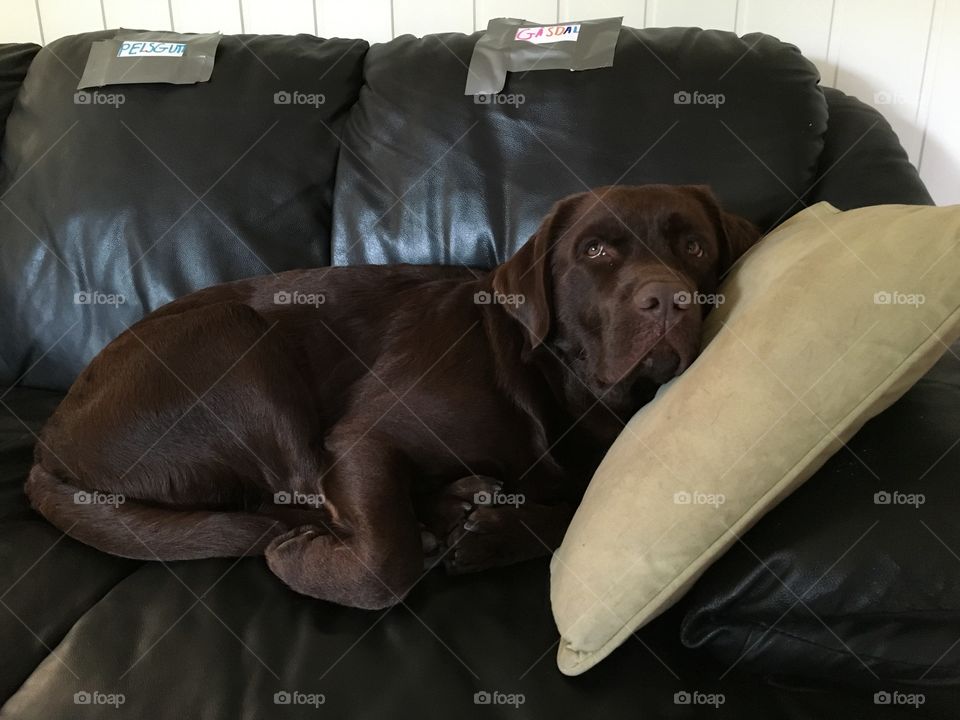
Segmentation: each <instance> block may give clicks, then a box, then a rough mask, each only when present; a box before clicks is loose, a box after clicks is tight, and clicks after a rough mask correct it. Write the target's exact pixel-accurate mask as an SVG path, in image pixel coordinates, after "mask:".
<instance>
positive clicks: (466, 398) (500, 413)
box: [26, 185, 758, 608]
mask: <svg viewBox="0 0 960 720" xmlns="http://www.w3.org/2000/svg"><path fill="white" fill-rule="evenodd" d="M757 238H758V231H757V229H756V228H755V227H754V226H752V225H751V224H750V223H749V222H747V221H746V220H743V219H742V218H739V217H736V216H734V215H731V214H728V213H726V212H724V211H723V210H722V209H721V208H720V207H719V206H718V204H717V201H716V200H715V198H714V196H713V195H712V194H711V192H710V190H709V189H708V188H706V187H702V186H666V185H645V186H638V187H627V186H613V187H606V188H600V189H597V190H595V191H593V192H588V193H582V194H579V195H573V196H571V197H567V198H565V199H563V200H560V201H559V202H557V203H556V204H555V205H554V206H553V208H552V209H551V211H550V213H549V214H548V215H547V217H546V218H545V219H544V220H543V222H542V223H541V225H540V226H539V228H538V229H537V231H536V232H535V233H534V235H533V236H532V237H531V238H530V239H529V241H528V242H527V243H526V244H525V245H524V246H523V247H522V248H521V249H520V250H519V251H518V252H517V253H516V255H514V256H513V257H512V258H511V259H510V260H509V261H507V262H505V263H504V264H502V265H500V266H498V267H497V268H495V269H494V270H493V271H492V272H489V273H483V274H480V273H474V272H473V271H471V270H468V269H466V268H448V267H429V266H424V267H418V266H397V267H341V268H318V269H311V270H294V271H290V272H284V273H281V274H279V275H274V276H265V277H257V278H251V279H248V280H240V281H237V282H232V283H228V284H225V285H218V286H214V287H210V288H207V289H205V290H201V291H199V292H195V293H193V294H191V295H188V296H186V297H183V298H181V299H179V300H176V301H175V302H172V303H170V304H169V305H166V306H164V307H162V308H160V309H159V310H157V311H156V312H153V313H151V314H150V315H148V316H147V317H146V318H144V319H143V320H141V321H140V322H138V323H137V324H135V325H133V326H132V327H131V328H129V329H128V330H127V331H126V332H124V333H123V334H122V335H120V336H119V337H118V338H117V339H115V340H114V341H113V342H112V343H110V344H109V345H108V346H107V347H106V348H105V349H104V350H103V351H102V352H101V353H100V354H99V355H98V356H97V357H96V358H95V359H94V360H93V362H91V363H90V365H89V366H88V367H87V368H86V369H85V370H84V371H83V373H81V375H80V376H79V378H78V379H77V381H76V383H75V384H74V385H73V387H72V388H71V390H70V392H69V394H68V395H67V396H66V398H65V399H64V400H63V402H62V404H61V405H60V406H59V408H58V409H57V411H56V413H55V414H54V415H53V417H52V418H51V419H50V421H49V422H48V423H47V425H46V426H45V427H44V429H43V431H42V435H41V440H40V442H39V443H38V445H37V448H36V454H35V464H34V466H33V468H32V470H31V472H30V476H29V479H28V480H27V485H26V490H27V494H28V495H29V497H30V501H31V503H32V504H33V507H34V508H36V510H37V511H39V512H40V513H41V514H42V515H43V516H44V517H46V518H47V519H48V520H49V521H50V522H52V523H53V524H54V525H56V526H57V527H58V528H60V529H61V530H62V531H64V532H65V533H67V534H68V535H70V536H71V537H73V538H76V539H77V540H80V541H81V542H84V543H88V544H89V545H92V546H94V547H96V548H99V549H101V550H103V551H106V552H109V553H113V554H116V555H122V556H125V557H131V558H140V559H146V560H151V559H160V560H182V559H190V558H206V557H223V556H242V555H254V554H265V556H266V561H267V564H268V566H269V567H270V569H271V570H272V571H273V572H274V573H275V574H276V575H278V576H279V577H280V578H281V579H282V580H283V581H284V582H285V583H286V584H287V585H289V586H290V587H291V588H293V589H294V590H296V591H298V592H300V593H304V594H306V595H310V596H313V597H316V598H322V599H324V600H330V601H333V602H337V603H342V604H345V605H352V606H357V607H362V608H382V607H386V606H389V605H391V604H393V603H396V602H397V601H398V600H400V599H401V598H402V597H403V596H404V594H405V593H406V592H407V591H408V589H409V588H410V587H411V586H412V585H413V584H414V583H415V582H416V581H417V580H418V579H419V577H420V576H421V573H422V571H423V564H424V554H425V553H427V554H428V555H431V556H435V557H436V558H437V560H438V561H442V563H443V564H444V565H445V566H446V568H447V569H448V570H449V571H452V572H468V571H474V570H480V569H483V568H486V567H490V566H493V565H501V564H506V563H511V562H515V561H518V560H522V559H526V558H531V557H534V556H538V555H542V554H546V553H548V552H550V551H552V550H553V549H555V548H556V547H557V546H558V545H559V543H560V541H561V539H562V537H563V533H564V531H565V529H566V527H567V524H568V522H569V520H570V518H571V516H572V514H573V511H574V509H575V507H576V504H577V502H578V501H579V499H580V497H581V496H582V493H583V491H584V489H585V486H586V484H587V482H588V481H589V479H590V477H591V474H592V472H593V470H594V469H595V468H596V466H597V464H598V463H599V461H600V459H601V457H602V456H603V453H604V452H605V451H606V449H607V448H608V447H609V445H610V444H611V443H612V441H613V440H614V438H615V437H616V435H617V434H618V432H619V431H620V430H621V429H622V428H623V425H624V423H625V422H626V421H627V420H628V419H629V418H630V416H631V415H632V414H633V413H634V412H636V410H637V409H638V408H640V407H641V406H642V405H643V404H644V403H646V402H648V401H649V400H650V399H651V398H652V397H653V395H654V393H655V391H656V389H657V387H658V386H659V385H661V384H662V383H664V382H666V381H667V380H669V379H671V378H673V377H675V376H677V375H678V374H680V373H681V372H683V370H684V369H685V368H687V367H688V366H689V365H690V363H691V362H692V361H693V360H694V358H695V357H696V355H697V352H698V350H699V343H700V326H701V320H702V317H703V315H704V314H705V312H706V311H707V307H706V306H704V305H701V304H697V302H696V300H697V298H699V297H701V295H703V294H710V293H713V292H714V291H715V289H716V286H717V283H718V280H719V278H720V276H721V275H722V274H723V273H724V272H725V271H726V270H727V269H728V268H729V267H730V265H731V264H732V263H733V262H734V261H735V260H736V259H737V257H739V256H740V254H741V253H743V252H744V250H746V249H747V248H748V247H749V246H750V245H751V244H753V243H754V242H755V241H756V240H757Z"/></svg>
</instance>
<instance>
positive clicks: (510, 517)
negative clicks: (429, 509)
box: [443, 506, 520, 574]
mask: <svg viewBox="0 0 960 720" xmlns="http://www.w3.org/2000/svg"><path fill="white" fill-rule="evenodd" d="M517 521H518V518H517V515H516V508H514V507H512V506H506V507H498V506H480V507H474V508H473V509H472V510H471V511H470V512H469V513H467V514H466V516H465V517H464V518H463V521H462V522H461V523H460V524H459V525H458V526H457V527H455V528H454V529H453V531H452V532H451V533H450V535H449V537H448V538H447V548H448V549H447V553H446V555H445V556H444V561H443V564H444V567H446V569H447V572H449V573H452V574H461V573H468V572H477V571H479V570H484V569H486V568H490V567H496V566H498V565H507V564H509V563H511V562H515V561H516V560H518V559H520V558H519V557H517V555H518V554H519V552H518V551H519V550H520V548H519V545H518V543H517V539H518V538H517V532H516V531H517V526H518V522H517Z"/></svg>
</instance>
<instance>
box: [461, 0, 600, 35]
mask: <svg viewBox="0 0 960 720" xmlns="http://www.w3.org/2000/svg"><path fill="white" fill-rule="evenodd" d="M475 5H476V21H475V23H474V27H475V28H476V29H477V30H485V29H486V27H487V23H488V22H490V20H491V19H493V18H498V17H515V18H523V19H524V20H530V21H532V22H538V23H543V24H544V25H546V24H549V23H555V22H557V2H556V0H476V3H475ZM591 17H597V14H596V12H594V13H592V14H591ZM566 19H567V18H564V20H566Z"/></svg>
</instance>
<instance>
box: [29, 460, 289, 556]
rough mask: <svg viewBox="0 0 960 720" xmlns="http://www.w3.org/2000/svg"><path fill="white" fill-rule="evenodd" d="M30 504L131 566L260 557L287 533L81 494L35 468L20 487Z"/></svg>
mask: <svg viewBox="0 0 960 720" xmlns="http://www.w3.org/2000/svg"><path fill="white" fill-rule="evenodd" d="M26 493H27V497H29V498H30V504H31V505H32V506H33V508H34V509H35V510H36V511H37V512H39V513H40V514H41V515H43V517H45V518H46V519H47V520H49V521H50V522H51V523H52V524H53V525H54V526H55V527H57V528H58V529H60V530H62V531H63V532H64V533H66V534H67V535H69V536H70V537H72V538H74V539H75V540H79V541H80V542H82V543H85V544H87V545H91V546H93V547H95V548H97V549H98V550H102V551H103V552H107V553H110V554H112V555H120V556H121V557H127V558H133V559H135V560H196V559H200V558H212V557H241V556H244V555H262V554H263V551H264V549H265V548H266V547H267V545H268V544H269V543H270V541H271V540H272V539H273V538H274V537H276V536H277V535H279V534H281V533H283V532H285V531H286V530H287V529H288V527H287V526H286V525H285V524H284V523H282V522H280V521H279V520H276V519H274V518H272V517H269V516H267V515H258V514H256V513H249V512H229V511H224V512H217V511H211V510H174V509H170V508H164V507H159V506H153V505H147V504H145V503H141V502H137V501H133V500H126V499H125V498H123V497H121V496H119V495H110V494H107V493H100V492H90V491H85V490H81V489H80V488H77V487H75V486H73V485H71V484H69V483H67V482H65V481H63V480H61V479H60V478H59V477H57V476H55V475H53V474H52V473H50V472H48V471H47V470H46V469H44V468H43V467H42V466H40V465H39V464H35V465H34V466H33V468H32V469H31V470H30V475H29V477H28V478H27V483H26Z"/></svg>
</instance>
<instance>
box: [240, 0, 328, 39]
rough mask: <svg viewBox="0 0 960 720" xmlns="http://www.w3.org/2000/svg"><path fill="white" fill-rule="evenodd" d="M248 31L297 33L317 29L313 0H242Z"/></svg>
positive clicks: (312, 31)
mask: <svg viewBox="0 0 960 720" xmlns="http://www.w3.org/2000/svg"><path fill="white" fill-rule="evenodd" d="M240 4H241V7H242V8H243V27H244V30H245V31H246V32H248V33H260V34H264V35H267V34H274V33H276V34H281V35H296V34H298V33H310V34H313V33H314V32H315V31H316V23H315V22H314V8H313V2H312V0H241V3H240Z"/></svg>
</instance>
